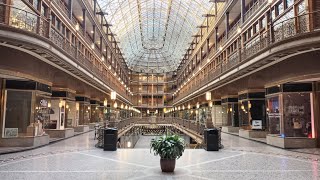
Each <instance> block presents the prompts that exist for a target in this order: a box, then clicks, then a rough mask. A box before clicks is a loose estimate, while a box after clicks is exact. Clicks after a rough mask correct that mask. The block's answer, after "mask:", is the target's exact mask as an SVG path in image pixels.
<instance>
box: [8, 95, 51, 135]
mask: <svg viewBox="0 0 320 180" xmlns="http://www.w3.org/2000/svg"><path fill="white" fill-rule="evenodd" d="M49 106H50V100H49V97H48V96H46V95H44V94H41V93H38V92H34V91H23V90H6V91H5V113H4V127H3V128H4V129H3V132H4V133H3V137H6V138H10V137H23V136H41V135H43V134H44V131H43V128H44V126H45V125H46V123H48V122H49V121H50V108H49Z"/></svg>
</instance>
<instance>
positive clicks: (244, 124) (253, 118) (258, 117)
mask: <svg viewBox="0 0 320 180" xmlns="http://www.w3.org/2000/svg"><path fill="white" fill-rule="evenodd" d="M266 125H267V124H266V107H265V90H264V89H263V90H247V91H243V92H240V93H239V126H240V130H239V136H242V137H246V138H265V137H266V136H267V134H268V133H267V132H266V131H265V130H266Z"/></svg>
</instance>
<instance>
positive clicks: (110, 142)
mask: <svg viewBox="0 0 320 180" xmlns="http://www.w3.org/2000/svg"><path fill="white" fill-rule="evenodd" d="M103 142H104V144H103V150H104V151H116V150H117V142H118V129H116V128H106V129H104V141H103Z"/></svg>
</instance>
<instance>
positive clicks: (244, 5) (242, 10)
mask: <svg viewBox="0 0 320 180" xmlns="http://www.w3.org/2000/svg"><path fill="white" fill-rule="evenodd" d="M240 3H241V22H242V23H244V21H245V19H244V14H245V13H246V1H245V0H241V2H240Z"/></svg>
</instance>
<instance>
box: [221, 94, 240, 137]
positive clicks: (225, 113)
mask: <svg viewBox="0 0 320 180" xmlns="http://www.w3.org/2000/svg"><path fill="white" fill-rule="evenodd" d="M221 105H222V131H223V132H229V133H238V132H239V114H238V96H225V97H222V98H221Z"/></svg>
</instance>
